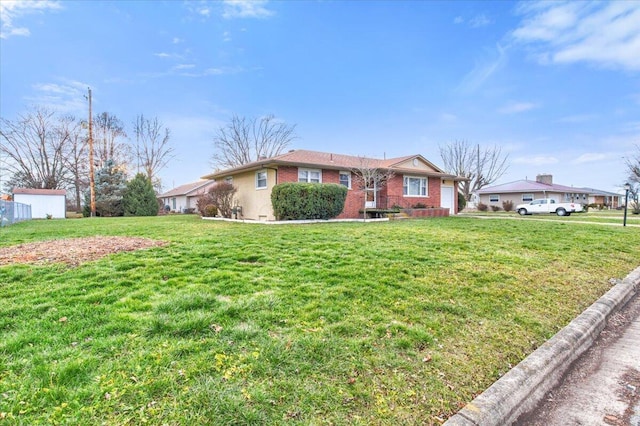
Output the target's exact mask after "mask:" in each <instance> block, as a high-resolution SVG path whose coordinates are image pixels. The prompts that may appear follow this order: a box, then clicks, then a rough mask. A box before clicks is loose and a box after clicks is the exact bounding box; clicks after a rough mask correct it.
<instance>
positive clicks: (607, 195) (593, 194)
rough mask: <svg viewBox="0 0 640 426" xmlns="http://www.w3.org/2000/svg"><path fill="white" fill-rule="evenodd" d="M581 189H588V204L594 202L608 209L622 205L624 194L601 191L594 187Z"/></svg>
mask: <svg viewBox="0 0 640 426" xmlns="http://www.w3.org/2000/svg"><path fill="white" fill-rule="evenodd" d="M582 189H584V190H585V191H589V204H596V205H598V206H601V207H605V208H609V209H617V208H618V207H620V206H622V205H624V195H620V194H616V193H615V192H607V191H601V190H599V189H595V188H582ZM621 199H622V201H621Z"/></svg>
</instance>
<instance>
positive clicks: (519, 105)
mask: <svg viewBox="0 0 640 426" xmlns="http://www.w3.org/2000/svg"><path fill="white" fill-rule="evenodd" d="M537 107H538V106H537V105H536V104H533V103H531V102H513V103H510V104H508V105H505V106H503V107H502V108H500V109H499V110H498V112H499V113H500V114H518V113H521V112H525V111H529V110H532V109H534V108H537Z"/></svg>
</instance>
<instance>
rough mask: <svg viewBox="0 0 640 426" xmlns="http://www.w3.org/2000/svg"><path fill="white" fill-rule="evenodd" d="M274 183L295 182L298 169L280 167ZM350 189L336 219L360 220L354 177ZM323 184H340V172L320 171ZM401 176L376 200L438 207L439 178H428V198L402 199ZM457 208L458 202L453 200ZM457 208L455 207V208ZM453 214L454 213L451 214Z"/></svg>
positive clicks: (360, 199)
mask: <svg viewBox="0 0 640 426" xmlns="http://www.w3.org/2000/svg"><path fill="white" fill-rule="evenodd" d="M277 176H278V177H277V180H276V183H284V182H297V181H298V167H294V166H280V167H278V174H277ZM351 181H352V188H351V189H349V190H348V192H347V199H346V200H345V203H344V210H343V211H342V213H340V215H339V216H338V219H348V218H360V217H362V213H360V210H362V208H363V207H364V193H363V192H362V191H361V190H359V189H358V188H356V187H355V183H353V182H354V177H353V175H352V176H351ZM322 182H323V183H340V172H339V171H338V170H322ZM402 184H403V175H401V174H399V175H395V176H393V177H392V178H391V179H390V180H389V182H387V185H386V186H385V187H384V188H382V189H381V190H380V191H379V192H378V200H379V201H382V200H386V199H387V197H388V205H387V207H388V208H390V207H391V206H392V205H394V204H399V205H400V206H401V207H404V208H410V207H412V206H414V205H415V204H417V203H422V204H424V205H426V206H427V207H440V197H441V192H440V191H441V190H440V188H441V182H440V179H439V178H428V179H427V185H428V187H429V196H428V197H404V196H403V195H402ZM454 192H455V194H454V197H455V196H456V195H457V188H456V189H455V190H454ZM455 204H456V206H457V204H458V200H457V197H456V198H455ZM456 208H457V207H456ZM451 214H454V212H451Z"/></svg>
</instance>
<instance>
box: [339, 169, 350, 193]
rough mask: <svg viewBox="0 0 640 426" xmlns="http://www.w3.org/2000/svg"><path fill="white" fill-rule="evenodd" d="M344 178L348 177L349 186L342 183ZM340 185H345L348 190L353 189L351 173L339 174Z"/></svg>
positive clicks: (341, 172) (342, 172)
mask: <svg viewBox="0 0 640 426" xmlns="http://www.w3.org/2000/svg"><path fill="white" fill-rule="evenodd" d="M342 176H346V177H347V184H346V185H344V183H343V182H342ZM338 183H339V184H340V185H344V186H346V187H347V189H351V172H347V171H340V172H339V174H338Z"/></svg>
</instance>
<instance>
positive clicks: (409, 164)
mask: <svg viewBox="0 0 640 426" xmlns="http://www.w3.org/2000/svg"><path fill="white" fill-rule="evenodd" d="M416 160H417V161H416V164H415V165H414V164H413V160H407V161H404V162H402V163H399V164H396V167H397V168H399V169H414V170H416V171H420V172H435V171H436V170H435V169H434V168H433V167H431V166H430V165H429V164H427V163H425V162H424V161H422V160H421V159H419V158H417V159H416Z"/></svg>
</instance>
